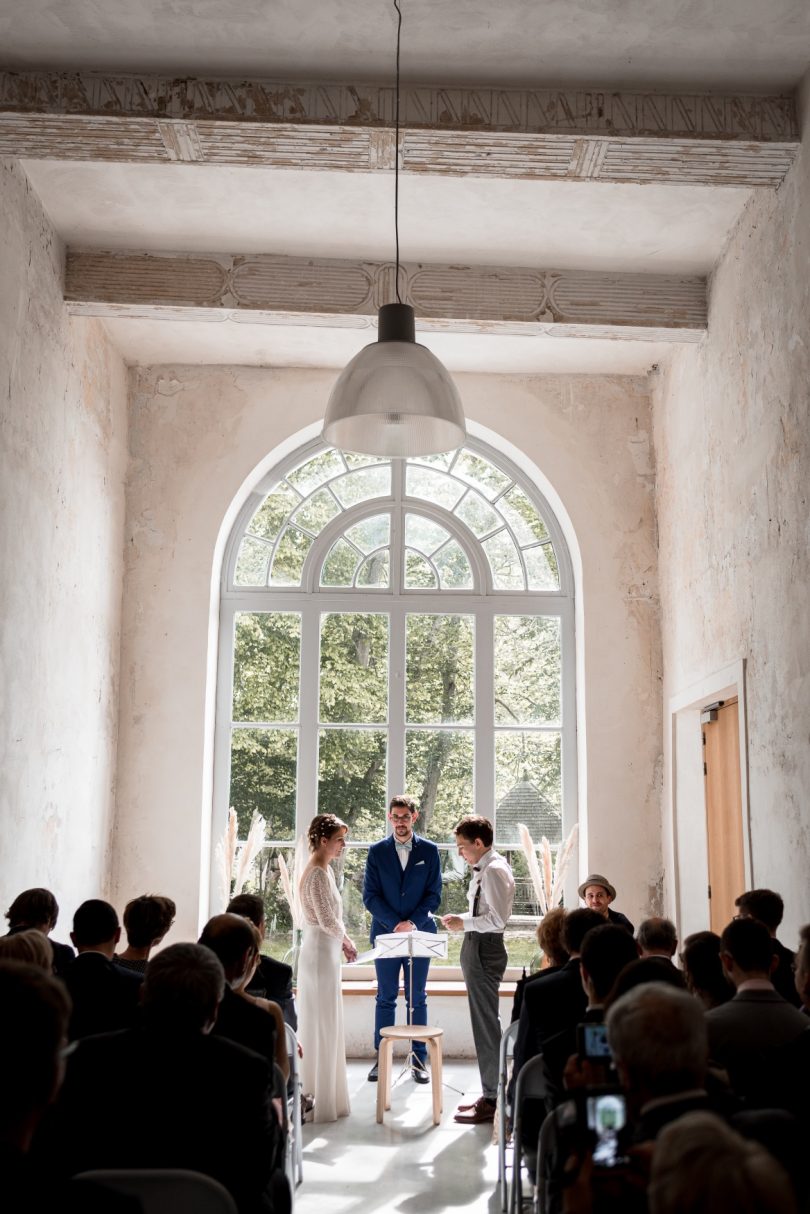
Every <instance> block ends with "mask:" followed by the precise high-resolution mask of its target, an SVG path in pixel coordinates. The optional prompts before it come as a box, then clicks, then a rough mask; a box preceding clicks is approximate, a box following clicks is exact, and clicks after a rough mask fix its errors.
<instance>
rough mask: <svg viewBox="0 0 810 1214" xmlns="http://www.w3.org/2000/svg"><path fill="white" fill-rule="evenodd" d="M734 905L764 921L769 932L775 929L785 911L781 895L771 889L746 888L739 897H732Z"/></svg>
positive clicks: (761, 921) (753, 917)
mask: <svg viewBox="0 0 810 1214" xmlns="http://www.w3.org/2000/svg"><path fill="white" fill-rule="evenodd" d="M734 905H735V906H738V907H739V908H740V910H741V911H742V913H743V914H744V915H750V916H751V918H752V919H758V920H759V922H760V923H764V924H765V926H766V927H767V929H768V931H770V932H775V931H776V929H777V927H778V926H779V924H780V923H781V922H782V916H783V915H784V913H785V904H784V902H783V901H782V895H781V894H777V892H776V890H773V889H749V890H746V892H745V893H744V894H740V896H739V898H735V899H734Z"/></svg>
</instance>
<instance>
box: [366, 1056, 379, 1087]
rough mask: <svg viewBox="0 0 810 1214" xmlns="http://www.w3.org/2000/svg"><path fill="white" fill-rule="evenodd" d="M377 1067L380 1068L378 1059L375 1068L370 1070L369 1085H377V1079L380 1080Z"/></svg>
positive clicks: (375, 1061) (375, 1060)
mask: <svg viewBox="0 0 810 1214" xmlns="http://www.w3.org/2000/svg"><path fill="white" fill-rule="evenodd" d="M377 1067H378V1062H377V1059H376V1058H375V1059H374V1066H373V1067H372V1068H371V1070H370V1071H369V1073H368V1081H369V1083H376V1082H377V1079H378V1075H377Z"/></svg>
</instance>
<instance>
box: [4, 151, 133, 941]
mask: <svg viewBox="0 0 810 1214" xmlns="http://www.w3.org/2000/svg"><path fill="white" fill-rule="evenodd" d="M0 215H2V216H3V222H2V224H0V386H1V387H2V399H1V400H0V427H1V432H2V442H1V443H0V566H2V570H3V576H2V582H1V583H0V628H1V631H0V686H2V711H1V712H0V840H2V841H1V842H0V903H1V904H2V909H5V907H6V906H8V904H9V902H10V901H11V899H12V898H13V897H14V895H15V894H16V893H19V892H20V890H22V889H24V888H26V887H29V886H33V885H44V886H47V887H48V888H50V889H52V890H53V891H54V893H55V894H56V896H57V900H58V901H59V903H60V905H61V907H62V918H61V921H60V924H59V927H58V928H57V932H56V937H57V939H60V938H61V939H65V938H66V935H67V932H68V930H69V925H70V918H71V916H72V913H73V910H74V909H75V907H76V905H77V904H78V903H79V902H80V901H82V900H83V899H84V898H86V897H91V896H99V895H102V896H103V895H105V894H106V892H107V890H108V878H109V846H110V839H111V821H112V813H113V800H114V788H115V751H116V739H117V707H118V659H119V649H120V602H121V584H122V575H123V561H122V547H123V527H124V475H125V462H126V425H127V420H126V419H127V379H126V369H125V367H124V365H123V362H122V360H121V359H120V357H119V355H118V354H117V353H116V352H115V351H114V350H113V349H112V347H111V345H110V344H109V342H108V340H107V338H106V335H105V333H104V330H103V328H102V327H101V325H100V324H99V323H97V322H95V321H91V322H89V323H88V322H86V321H72V320H71V319H70V318H69V317H67V315H66V314H65V312H64V309H63V306H62V286H61V280H62V260H63V250H62V248H61V246H60V244H59V242H58V240H57V239H56V237H55V235H54V233H53V230H52V228H51V226H50V223H49V221H48V219H47V216H46V215H45V213H44V211H43V210H42V207H41V206H40V204H39V202H38V200H37V198H36V196H35V195H34V193H33V191H32V190H31V188H30V186H29V184H28V180H27V178H26V176H25V174H24V172H23V171H22V169H21V168H20V166H19V165H18V164H16V163H14V162H12V161H8V160H6V161H0Z"/></svg>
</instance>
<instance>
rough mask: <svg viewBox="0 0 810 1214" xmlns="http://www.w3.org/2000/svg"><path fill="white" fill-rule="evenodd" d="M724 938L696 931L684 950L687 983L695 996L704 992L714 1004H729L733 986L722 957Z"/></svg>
mask: <svg viewBox="0 0 810 1214" xmlns="http://www.w3.org/2000/svg"><path fill="white" fill-rule="evenodd" d="M720 949H721V941H720V937H719V936H718V935H717V933H716V932H693V933H692V935H691V936H687V937H686V939H685V940H684V942H683V948H682V949H681V965H682V966H683V972H684V977H685V978H686V985H687V986H688V987H689V989H690V990H691V991H693V992H694V993H695V994H696V995H702V996H704V997H705V999H706V1001H707V1002H708V1003H710V1004H711V1005H712V1006H713V1007H719V1006H720V1004H722V1003H727V1002H728V1000H729V999H731V997H732V996H733V994H734V987H733V986H732V985H731V983H730V982H729V980H728V978H727V977H726V972H725V970H724V969H723V963H722V961H721V960H720Z"/></svg>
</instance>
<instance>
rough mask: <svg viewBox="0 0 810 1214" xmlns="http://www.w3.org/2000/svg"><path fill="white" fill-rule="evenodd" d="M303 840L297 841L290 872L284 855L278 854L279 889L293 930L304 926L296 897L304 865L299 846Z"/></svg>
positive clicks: (280, 852)
mask: <svg viewBox="0 0 810 1214" xmlns="http://www.w3.org/2000/svg"><path fill="white" fill-rule="evenodd" d="M302 843H303V839H299V840H298V845H297V847H296V849H295V855H294V857H293V862H292V872H291V871H290V869H289V868H288V866H287V861H286V860H285V859H284V853H283V852H282V851H279V853H278V875H279V879H280V881H281V888H282V890H283V891H284V897H285V898H286V899H287V905H288V906H289V908H290V918H291V919H292V924H293V927H294V928H302V927H303V926H304V916H303V915H302V913H301V903H300V900H299V897H298V882H299V880H300V874H301V873H302V872H303V870H304V864H305V863H306V860H304V864H302V863H301V845H302Z"/></svg>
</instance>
